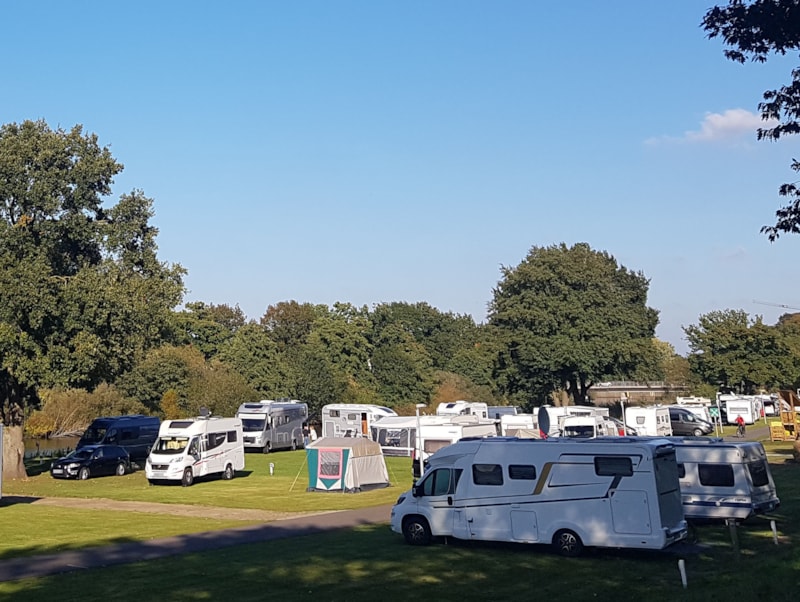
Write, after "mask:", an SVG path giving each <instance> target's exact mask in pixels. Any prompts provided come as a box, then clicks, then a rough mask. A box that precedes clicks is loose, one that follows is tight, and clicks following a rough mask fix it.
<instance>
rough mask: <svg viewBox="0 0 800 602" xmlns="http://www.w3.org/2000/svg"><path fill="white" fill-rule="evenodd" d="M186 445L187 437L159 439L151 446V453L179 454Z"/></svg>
mask: <svg viewBox="0 0 800 602" xmlns="http://www.w3.org/2000/svg"><path fill="white" fill-rule="evenodd" d="M188 443H189V437H160V438H159V439H158V440H157V441H156V444H155V445H154V446H153V451H154V452H156V453H159V454H180V453H183V450H185V449H186V445H187V444H188Z"/></svg>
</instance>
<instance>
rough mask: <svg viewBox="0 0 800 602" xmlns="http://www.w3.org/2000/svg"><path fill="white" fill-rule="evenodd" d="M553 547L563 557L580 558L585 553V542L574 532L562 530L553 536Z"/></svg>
mask: <svg viewBox="0 0 800 602" xmlns="http://www.w3.org/2000/svg"><path fill="white" fill-rule="evenodd" d="M553 547H554V548H555V549H556V552H558V553H559V554H561V555H562V556H567V557H570V558H574V557H575V556H580V554H581V552H582V551H583V542H582V541H581V538H580V537H578V536H577V535H576V534H575V533H573V532H572V531H570V530H568V529H561V530H560V531H556V534H555V535H553Z"/></svg>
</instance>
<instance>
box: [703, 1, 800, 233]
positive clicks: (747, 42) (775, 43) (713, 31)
mask: <svg viewBox="0 0 800 602" xmlns="http://www.w3.org/2000/svg"><path fill="white" fill-rule="evenodd" d="M702 25H703V28H704V29H705V30H706V31H707V32H708V37H709V38H716V37H720V38H722V40H723V42H724V43H725V45H726V46H727V48H726V50H725V51H724V53H725V56H726V57H727V58H728V59H730V60H732V61H736V62H739V63H744V62H745V61H746V60H747V59H750V60H751V61H754V62H759V63H763V62H766V61H767V59H768V58H769V57H770V55H772V54H778V55H785V54H786V53H788V52H796V51H798V50H800V1H798V0H754V1H752V2H750V1H745V0H729V2H728V4H727V5H725V6H714V7H713V8H711V9H709V10H708V12H706V14H705V17H704V18H703V23H702ZM763 97H764V101H763V102H761V103H759V105H758V109H759V111H761V118H762V119H764V120H765V121H769V120H774V122H775V125H774V126H773V127H765V128H759V129H758V139H759V140H773V141H774V140H778V139H779V138H781V137H783V136H786V135H791V134H798V133H800V66H798V67H796V68H794V69H793V70H792V73H791V82H790V83H788V84H785V85H783V86H781V87H780V88H777V89H773V90H767V91H766V92H764V96H763ZM791 167H792V169H793V170H794V171H796V172H800V161H798V160H796V159H794V160H793V161H792V165H791ZM779 194H780V195H781V196H782V197H785V198H786V199H787V204H786V205H785V206H784V207H781V208H780V209H778V210H777V211H776V212H775V215H776V217H777V221H776V223H775V225H773V226H764V227H763V228H761V231H762V232H763V233H765V234H767V235H768V236H769V239H770V240H771V241H775V240H776V239H777V238H778V237H779V236H780V235H781V233H791V234H798V233H800V189H798V187H797V183H796V182H794V183H787V184H783V185H781V186H780V188H779Z"/></svg>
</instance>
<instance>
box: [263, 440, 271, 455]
mask: <svg viewBox="0 0 800 602" xmlns="http://www.w3.org/2000/svg"><path fill="white" fill-rule="evenodd" d="M261 451H263V452H264V453H265V454H268V453H269V452H270V445H269V441H267V442H266V443H265V444H264V449H262V450H261Z"/></svg>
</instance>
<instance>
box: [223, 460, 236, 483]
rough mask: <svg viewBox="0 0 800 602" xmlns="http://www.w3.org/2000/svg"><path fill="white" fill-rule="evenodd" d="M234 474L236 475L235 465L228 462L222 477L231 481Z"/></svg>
mask: <svg viewBox="0 0 800 602" xmlns="http://www.w3.org/2000/svg"><path fill="white" fill-rule="evenodd" d="M233 476H234V472H233V466H231V465H230V464H228V465H227V466H226V467H225V472H223V473H222V478H223V479H225V480H226V481H230V480H231V479H232V478H233Z"/></svg>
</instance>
